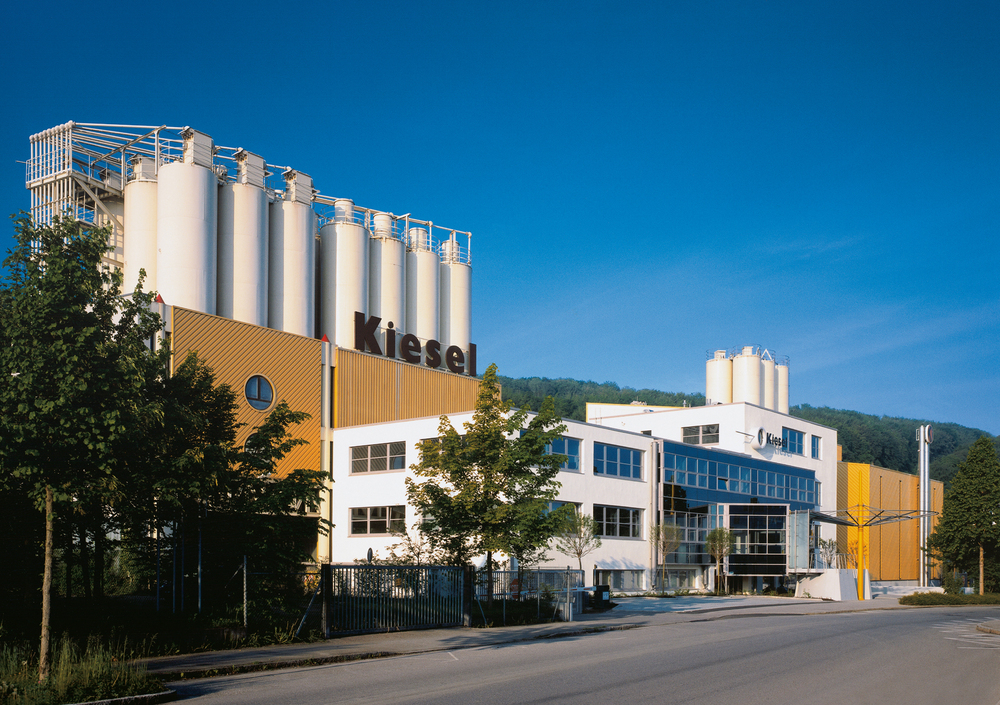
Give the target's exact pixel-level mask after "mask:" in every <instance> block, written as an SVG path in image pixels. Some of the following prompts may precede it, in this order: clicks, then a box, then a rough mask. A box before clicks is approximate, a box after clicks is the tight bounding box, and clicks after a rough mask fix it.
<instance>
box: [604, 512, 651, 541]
mask: <svg viewBox="0 0 1000 705" xmlns="http://www.w3.org/2000/svg"><path fill="white" fill-rule="evenodd" d="M641 518H642V510H641V509H629V508H627V507H602V506H601V505H599V504H595V505H594V521H596V522H597V534H598V535H599V536H618V537H622V538H632V539H638V538H641V537H642V523H641Z"/></svg>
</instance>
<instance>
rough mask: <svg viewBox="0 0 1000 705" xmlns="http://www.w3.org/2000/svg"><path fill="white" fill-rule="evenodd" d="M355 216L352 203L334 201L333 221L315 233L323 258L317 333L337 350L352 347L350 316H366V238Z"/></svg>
mask: <svg viewBox="0 0 1000 705" xmlns="http://www.w3.org/2000/svg"><path fill="white" fill-rule="evenodd" d="M355 215H356V214H355V210H354V202H353V201H351V200H349V199H338V200H337V201H335V202H334V218H333V222H330V223H327V224H326V225H324V226H323V227H322V228H320V231H319V236H320V251H321V252H322V258H323V261H322V263H321V265H320V269H321V271H322V272H323V281H322V283H321V285H320V290H321V291H322V292H323V296H322V301H321V302H320V321H321V326H320V327H321V330H320V331H319V333H320V334H321V335H326V336H327V337H328V338H330V339H331V340H332V341H333V343H334V345H336V346H337V347H341V348H354V314H355V313H361V314H362V315H364V316H365V317H366V318H367V315H368V239H369V236H368V230H367V229H366V228H365V226H364V225H363V224H362V223H358V222H355ZM386 323H388V321H386ZM381 344H382V343H381V341H379V345H380V346H381ZM383 352H384V351H383Z"/></svg>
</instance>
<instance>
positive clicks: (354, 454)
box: [351, 441, 406, 473]
mask: <svg viewBox="0 0 1000 705" xmlns="http://www.w3.org/2000/svg"><path fill="white" fill-rule="evenodd" d="M405 469H406V443H404V442H403V441H395V442H393V443H376V444H374V445H370V446H354V447H353V448H351V473H361V472H383V471H385V470H405Z"/></svg>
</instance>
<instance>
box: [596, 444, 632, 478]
mask: <svg viewBox="0 0 1000 705" xmlns="http://www.w3.org/2000/svg"><path fill="white" fill-rule="evenodd" d="M594 473H595V474H597V475H616V476H618V477H631V478H634V479H636V480H641V479H642V451H641V450H633V449H632V448H621V447H619V446H612V445H606V444H604V443H594Z"/></svg>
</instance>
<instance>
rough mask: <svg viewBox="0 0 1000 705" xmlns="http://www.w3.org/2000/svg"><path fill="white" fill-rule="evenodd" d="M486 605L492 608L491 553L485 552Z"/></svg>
mask: <svg viewBox="0 0 1000 705" xmlns="http://www.w3.org/2000/svg"><path fill="white" fill-rule="evenodd" d="M486 604H488V605H489V606H490V607H492V606H493V551H487V552H486Z"/></svg>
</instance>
